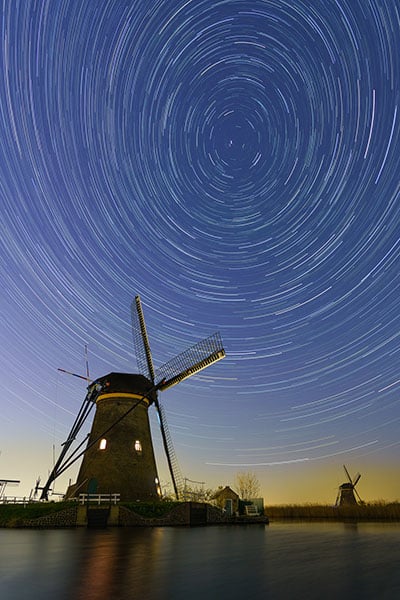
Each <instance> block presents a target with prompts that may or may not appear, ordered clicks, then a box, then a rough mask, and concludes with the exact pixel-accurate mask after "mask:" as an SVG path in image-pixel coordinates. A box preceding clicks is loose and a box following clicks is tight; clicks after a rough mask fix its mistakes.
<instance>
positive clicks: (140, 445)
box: [135, 440, 142, 454]
mask: <svg viewBox="0 0 400 600" xmlns="http://www.w3.org/2000/svg"><path fill="white" fill-rule="evenodd" d="M135 450H136V452H137V453H138V454H141V453H142V444H141V443H140V440H136V442H135Z"/></svg>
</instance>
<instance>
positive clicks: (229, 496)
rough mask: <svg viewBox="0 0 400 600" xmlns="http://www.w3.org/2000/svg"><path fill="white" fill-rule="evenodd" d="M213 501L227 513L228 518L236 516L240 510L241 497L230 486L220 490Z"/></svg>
mask: <svg viewBox="0 0 400 600" xmlns="http://www.w3.org/2000/svg"><path fill="white" fill-rule="evenodd" d="M213 500H214V502H215V504H216V505H217V506H218V507H219V508H222V510H225V511H226V514H227V515H228V516H232V515H234V514H236V513H237V512H238V510H239V495H238V494H237V493H236V492H234V491H233V490H232V489H231V488H230V487H229V485H226V486H225V487H224V488H221V489H220V490H218V491H217V492H216V493H215V494H214V498H213Z"/></svg>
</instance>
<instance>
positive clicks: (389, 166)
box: [0, 0, 400, 504]
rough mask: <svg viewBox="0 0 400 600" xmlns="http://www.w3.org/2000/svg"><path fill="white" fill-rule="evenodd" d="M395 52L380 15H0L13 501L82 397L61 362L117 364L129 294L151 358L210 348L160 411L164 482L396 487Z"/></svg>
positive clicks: (36, 8) (116, 8)
mask: <svg viewBox="0 0 400 600" xmlns="http://www.w3.org/2000/svg"><path fill="white" fill-rule="evenodd" d="M399 49H400V7H399V4H398V1H397V0H293V1H292V0H213V1H212V0H153V1H151V2H150V1H149V2H143V0H131V1H123V0H99V1H96V2H94V1H93V0H66V1H63V0H59V1H57V2H50V0H40V2H36V1H33V0H22V1H18V0H4V1H3V3H2V14H1V50H0V60H1V70H0V73H1V75H0V140H1V145H0V208H1V219H0V286H1V294H0V312H1V319H0V340H1V344H0V383H1V415H2V416H1V420H0V451H1V455H0V478H5V477H8V478H11V479H21V484H20V486H19V487H18V488H17V487H15V488H8V490H7V493H8V494H11V493H12V494H17V495H25V494H29V491H30V489H31V488H32V487H33V485H34V483H35V480H36V478H37V477H38V476H41V477H42V481H43V480H45V479H46V477H47V474H48V471H49V469H50V468H51V466H52V462H53V456H54V455H57V454H58V452H59V450H60V447H61V446H60V444H61V443H62V442H63V441H65V439H66V437H67V435H68V432H69V429H70V427H71V425H72V422H73V420H74V416H75V414H76V412H77V411H78V408H79V406H80V404H81V402H82V400H83V398H84V396H85V393H86V389H85V382H83V381H81V380H79V379H77V378H74V377H71V376H68V375H65V374H63V373H60V372H59V371H57V369H58V368H59V367H61V368H64V369H67V370H70V371H73V372H75V373H81V374H83V375H84V374H85V368H86V367H85V357H84V347H85V344H87V345H88V356H89V369H90V375H91V377H93V378H96V377H100V376H102V375H105V374H107V373H109V372H111V371H121V372H137V365H136V358H135V352H134V345H133V339H132V328H131V322H130V305H131V302H132V300H133V298H134V296H135V295H136V294H140V296H141V299H142V304H143V310H144V314H145V319H146V323H147V329H148V334H149V340H150V345H151V349H152V353H153V360H154V363H155V366H156V368H157V367H158V366H160V365H162V364H163V363H164V362H166V361H167V360H169V359H171V358H172V357H173V356H175V355H176V354H178V353H179V352H182V351H183V350H185V349H186V348H187V347H188V346H191V345H192V344H194V343H196V342H197V341H199V340H201V339H202V338H204V337H206V336H207V335H210V334H211V333H213V332H214V331H216V330H219V331H220V332H221V335H222V338H223V341H224V347H225V350H226V353H227V357H226V358H225V359H224V360H223V361H221V362H219V363H217V364H215V365H213V366H211V367H210V368H209V369H207V370H206V371H203V372H202V373H201V374H200V375H197V376H196V377H193V378H192V379H189V380H187V381H185V382H183V383H181V384H180V385H179V386H176V387H174V388H172V389H171V390H169V391H167V392H165V393H163V395H162V396H161V398H160V399H161V401H162V402H163V405H164V408H165V410H166V413H167V418H168V423H169V428H170V431H171V434H172V437H173V441H174V446H175V450H176V453H177V456H178V460H179V463H180V466H181V470H182V473H183V475H184V476H186V477H188V478H190V479H192V480H196V481H204V482H205V484H206V487H216V486H217V485H232V486H233V483H234V478H235V475H236V473H237V472H238V471H251V472H254V473H255V474H256V475H257V477H258V478H259V480H260V482H261V487H262V495H263V496H264V498H265V502H266V503H267V504H268V503H274V502H288V503H289V502H311V501H319V502H329V503H333V502H334V501H335V498H336V492H337V486H338V485H339V484H340V483H343V482H344V481H345V476H344V471H343V467H342V465H343V464H346V466H347V467H348V469H349V471H350V473H352V474H355V473H356V471H360V472H361V473H362V477H361V480H360V482H359V485H358V487H357V489H358V491H359V493H360V496H361V497H362V498H363V499H365V500H367V501H370V500H376V499H382V498H385V499H387V500H395V499H399V498H400V478H399V476H398V475H399V467H398V462H399V458H400V456H399V455H400V445H399V444H400V442H399V425H400V423H399V421H400V399H399V391H400V372H399V358H400V357H399V342H400V314H399V294H400V276H399V265H400V262H399V258H400V239H399V235H400V152H399V138H400V115H399V114H398V106H399V101H400V80H399V75H400V71H399V70H400V54H399ZM150 413H151V423H152V426H153V429H154V443H155V447H156V452H157V453H158V456H159V460H158V464H159V472H160V476H161V481H162V482H164V484H166V483H167V481H168V474H167V470H166V467H165V464H164V460H163V458H162V454H161V449H160V448H161V446H160V435H159V432H158V430H157V420H156V416H155V411H154V410H152V409H150ZM89 428H90V424H88V426H87V427H86V428H85V429H84V432H83V433H84V435H86V433H87V432H88V431H89ZM75 474H76V470H74V469H72V470H71V471H70V472H68V473H67V474H66V475H65V476H63V477H62V478H60V481H59V483H58V484H57V486H58V488H59V489H58V491H60V492H64V491H65V490H66V487H67V484H68V479H69V477H71V478H72V479H74V477H75ZM57 486H56V487H57Z"/></svg>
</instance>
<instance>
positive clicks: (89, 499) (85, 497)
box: [79, 494, 120, 505]
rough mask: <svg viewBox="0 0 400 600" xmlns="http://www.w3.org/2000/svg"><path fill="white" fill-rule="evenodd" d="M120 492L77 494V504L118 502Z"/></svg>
mask: <svg viewBox="0 0 400 600" xmlns="http://www.w3.org/2000/svg"><path fill="white" fill-rule="evenodd" d="M119 501H120V494H79V504H97V505H100V504H118V503H119Z"/></svg>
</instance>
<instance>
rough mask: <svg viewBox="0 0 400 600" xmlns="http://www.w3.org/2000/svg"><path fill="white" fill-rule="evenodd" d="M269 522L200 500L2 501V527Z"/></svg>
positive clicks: (152, 525) (49, 527)
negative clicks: (230, 512)
mask: <svg viewBox="0 0 400 600" xmlns="http://www.w3.org/2000/svg"><path fill="white" fill-rule="evenodd" d="M224 524H226V525H251V524H264V525H266V524H268V518H267V517H265V516H245V515H240V516H234V517H228V516H227V515H226V513H224V512H223V511H222V510H220V509H219V508H217V507H216V506H212V505H210V504H204V503H200V502H166V503H162V502H159V503H154V504H150V503H142V502H141V503H137V502H135V503H130V504H129V503H120V504H116V505H109V506H107V505H100V506H98V505H95V504H89V505H86V504H84V505H81V504H78V503H76V502H54V503H53V502H46V503H27V504H25V505H23V504H5V505H0V527H5V528H42V529H57V528H73V527H95V528H101V527H179V526H196V525H224Z"/></svg>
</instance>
